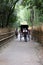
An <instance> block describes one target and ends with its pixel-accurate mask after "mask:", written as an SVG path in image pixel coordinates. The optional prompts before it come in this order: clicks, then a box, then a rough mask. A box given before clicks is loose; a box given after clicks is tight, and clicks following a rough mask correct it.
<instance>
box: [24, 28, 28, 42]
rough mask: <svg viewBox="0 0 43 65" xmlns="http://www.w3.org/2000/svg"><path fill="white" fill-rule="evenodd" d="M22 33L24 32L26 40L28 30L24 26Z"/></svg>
mask: <svg viewBox="0 0 43 65" xmlns="http://www.w3.org/2000/svg"><path fill="white" fill-rule="evenodd" d="M23 33H24V39H25V42H27V34H28V31H27V29H26V28H25V29H24V30H23Z"/></svg>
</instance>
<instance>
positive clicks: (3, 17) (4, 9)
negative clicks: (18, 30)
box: [0, 0, 18, 27]
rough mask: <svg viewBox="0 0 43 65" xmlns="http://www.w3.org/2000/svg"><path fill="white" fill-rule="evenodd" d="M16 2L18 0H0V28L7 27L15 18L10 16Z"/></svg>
mask: <svg viewBox="0 0 43 65" xmlns="http://www.w3.org/2000/svg"><path fill="white" fill-rule="evenodd" d="M17 2H18V0H0V27H7V26H8V25H9V21H12V20H13V18H15V17H13V16H12V15H13V12H15V11H14V10H15V5H16V3H17ZM14 15H15V14H14Z"/></svg>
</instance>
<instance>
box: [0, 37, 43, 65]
mask: <svg viewBox="0 0 43 65" xmlns="http://www.w3.org/2000/svg"><path fill="white" fill-rule="evenodd" d="M0 65H43V47H42V46H40V44H38V43H36V42H34V41H32V40H31V41H28V42H24V41H23V40H22V41H21V42H20V40H19V38H18V39H12V40H11V41H9V42H8V44H6V45H4V46H3V47H2V48H1V49H0Z"/></svg>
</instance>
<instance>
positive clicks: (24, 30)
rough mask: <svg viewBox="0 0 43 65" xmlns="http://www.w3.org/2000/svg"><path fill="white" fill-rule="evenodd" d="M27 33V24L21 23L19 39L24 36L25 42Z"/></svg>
mask: <svg viewBox="0 0 43 65" xmlns="http://www.w3.org/2000/svg"><path fill="white" fill-rule="evenodd" d="M27 35H28V25H21V26H20V40H21V38H22V37H24V40H25V42H27Z"/></svg>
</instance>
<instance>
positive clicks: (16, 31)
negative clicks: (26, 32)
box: [15, 29, 18, 38]
mask: <svg viewBox="0 0 43 65" xmlns="http://www.w3.org/2000/svg"><path fill="white" fill-rule="evenodd" d="M15 35H16V38H18V30H17V29H16V30H15Z"/></svg>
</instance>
